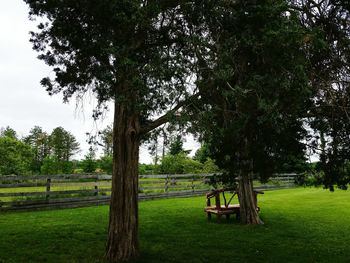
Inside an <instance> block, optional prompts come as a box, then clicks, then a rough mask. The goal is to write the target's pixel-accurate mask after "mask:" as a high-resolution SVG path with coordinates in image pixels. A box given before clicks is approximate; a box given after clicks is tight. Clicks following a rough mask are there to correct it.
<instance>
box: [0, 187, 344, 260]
mask: <svg viewBox="0 0 350 263" xmlns="http://www.w3.org/2000/svg"><path fill="white" fill-rule="evenodd" d="M259 197H260V199H259V204H260V206H261V217H262V218H263V220H264V221H265V225H263V226H242V225H239V224H238V223H237V222H235V221H234V220H231V221H230V222H229V223H222V224H217V223H216V220H215V219H213V220H212V221H211V222H208V221H207V219H206V217H205V214H204V212H203V206H204V204H205V200H204V197H195V198H179V199H163V200H156V201H145V202H141V203H140V243H141V257H140V260H139V261H137V262H152V263H153V262H191V263H196V262H227V263H228V262H230V263H231V262H350V248H349V244H350V202H349V201H350V191H340V190H338V191H336V192H334V193H330V192H328V191H326V190H323V189H313V188H312V189H310V188H307V189H303V188H299V189H289V190H278V191H277V190H276V191H270V192H266V193H265V195H262V196H261V195H260V196H259ZM223 221H224V220H223ZM107 222H108V207H107V206H100V207H89V208H80V209H66V210H53V211H41V212H22V213H8V214H2V215H0V262H16V263H20V262H103V261H102V257H103V252H104V245H105V241H106V231H107Z"/></svg>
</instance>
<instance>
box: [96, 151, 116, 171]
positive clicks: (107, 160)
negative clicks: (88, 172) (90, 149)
mask: <svg viewBox="0 0 350 263" xmlns="http://www.w3.org/2000/svg"><path fill="white" fill-rule="evenodd" d="M98 167H99V168H100V169H102V170H103V171H104V172H105V173H107V174H112V171H113V157H112V156H111V155H107V156H102V157H101V158H100V159H99V160H98Z"/></svg>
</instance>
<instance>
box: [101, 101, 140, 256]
mask: <svg viewBox="0 0 350 263" xmlns="http://www.w3.org/2000/svg"><path fill="white" fill-rule="evenodd" d="M139 145H140V124H139V115H138V114H137V113H135V112H132V111H131V110H130V109H128V107H127V106H126V105H123V104H117V103H116V105H115V112H114V126H113V176H112V195H111V203H110V209H109V228H108V240H107V247H106V255H105V257H106V260H108V261H109V262H121V261H127V260H130V259H132V258H135V257H137V256H138V254H139V251H138V250H139V242H138V158H139Z"/></svg>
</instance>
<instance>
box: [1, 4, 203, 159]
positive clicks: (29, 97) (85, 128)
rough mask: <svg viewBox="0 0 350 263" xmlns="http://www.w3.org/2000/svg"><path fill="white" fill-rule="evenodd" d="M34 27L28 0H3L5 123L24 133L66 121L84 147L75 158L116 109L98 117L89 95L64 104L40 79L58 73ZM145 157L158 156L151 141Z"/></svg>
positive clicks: (189, 140) (190, 143)
mask: <svg viewBox="0 0 350 263" xmlns="http://www.w3.org/2000/svg"><path fill="white" fill-rule="evenodd" d="M34 29H35V22H32V21H30V20H29V19H28V8H27V6H26V4H25V3H24V2H23V1H22V0H3V1H1V9H0V128H1V127H6V126H10V127H11V128H12V129H14V130H16V132H17V134H18V135H19V136H20V137H22V136H26V135H27V134H28V133H29V131H30V129H31V128H33V127H34V126H40V127H42V128H43V130H44V131H46V132H48V133H51V131H52V130H53V129H54V128H56V127H59V126H62V127H63V128H64V129H66V130H68V131H69V132H71V133H72V134H73V135H74V136H75V137H76V139H77V141H78V142H79V143H80V146H81V152H80V153H79V154H78V155H77V156H75V158H78V159H80V158H83V157H84V154H86V152H87V150H88V148H89V145H88V143H87V142H86V140H87V136H86V133H87V132H89V133H96V132H97V131H98V130H101V129H103V128H105V127H106V126H107V125H109V124H111V123H112V117H113V112H112V111H109V112H107V113H106V116H105V118H104V119H103V120H100V121H97V122H94V121H93V120H92V118H91V114H92V109H93V108H94V98H93V97H92V96H86V98H85V100H84V101H83V105H82V104H81V103H80V104H79V105H78V107H77V103H76V101H75V100H74V99H73V100H72V101H70V102H69V103H68V104H64V103H63V102H62V96H61V95H54V96H49V95H48V94H47V92H46V91H45V88H43V87H42V86H41V85H40V80H41V79H42V78H43V77H46V76H53V73H52V69H51V68H49V67H48V66H46V65H45V64H44V62H43V61H40V60H38V59H37V58H36V57H37V55H38V54H37V53H36V52H35V51H34V50H32V45H31V43H30V42H29V37H30V36H29V31H31V30H34ZM184 148H185V149H186V150H192V152H191V155H193V154H194V152H195V151H196V149H198V148H199V144H198V143H197V142H196V141H195V140H194V139H193V137H192V136H188V137H186V141H185V143H184ZM140 162H141V163H151V162H152V158H151V156H150V155H149V154H148V151H147V146H145V145H143V146H141V149H140Z"/></svg>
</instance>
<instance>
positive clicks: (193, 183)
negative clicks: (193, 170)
mask: <svg viewBox="0 0 350 263" xmlns="http://www.w3.org/2000/svg"><path fill="white" fill-rule="evenodd" d="M192 193H194V174H193V175H192Z"/></svg>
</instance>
